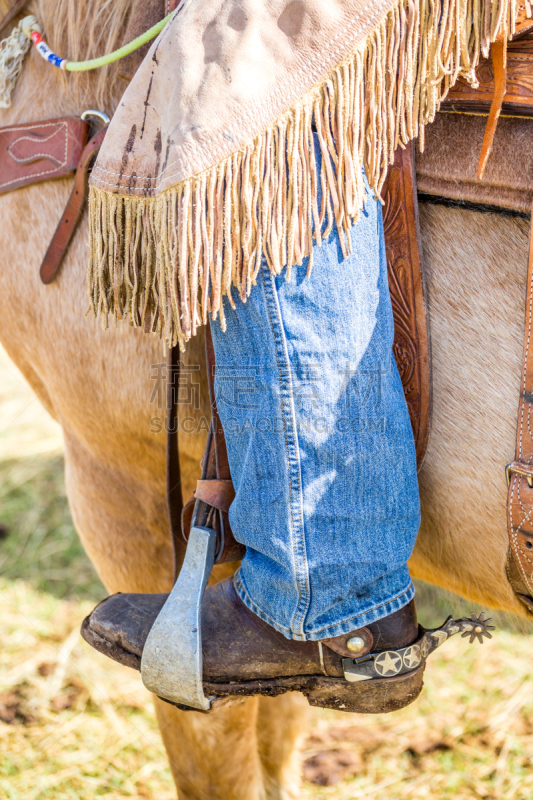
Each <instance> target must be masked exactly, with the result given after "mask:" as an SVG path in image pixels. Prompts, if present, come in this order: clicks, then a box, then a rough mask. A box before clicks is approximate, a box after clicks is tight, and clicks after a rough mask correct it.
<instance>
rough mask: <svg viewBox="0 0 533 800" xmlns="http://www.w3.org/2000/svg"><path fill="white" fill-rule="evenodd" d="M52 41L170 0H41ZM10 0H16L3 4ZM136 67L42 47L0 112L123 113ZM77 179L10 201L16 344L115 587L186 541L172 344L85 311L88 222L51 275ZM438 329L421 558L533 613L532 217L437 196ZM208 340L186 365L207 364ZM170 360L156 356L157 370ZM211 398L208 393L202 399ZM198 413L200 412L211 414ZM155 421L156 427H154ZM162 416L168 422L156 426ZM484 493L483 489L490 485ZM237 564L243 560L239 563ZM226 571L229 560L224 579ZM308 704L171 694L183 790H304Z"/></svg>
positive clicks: (439, 579)
mask: <svg viewBox="0 0 533 800" xmlns="http://www.w3.org/2000/svg"><path fill="white" fill-rule="evenodd" d="M30 10H31V11H32V12H33V13H35V14H36V15H37V16H38V18H39V20H40V21H41V23H42V24H43V26H44V29H45V31H46V34H47V39H48V41H49V43H50V45H51V47H52V48H53V49H54V50H55V51H56V52H59V53H62V54H66V55H68V56H69V58H72V59H79V58H88V57H93V56H95V55H97V54H101V53H102V52H110V51H111V50H113V49H115V48H116V47H117V46H119V45H120V44H122V43H123V42H124V41H126V40H129V39H131V38H133V35H135V34H137V32H139V31H140V30H143V29H146V28H147V27H149V24H151V23H152V22H155V21H156V20H157V19H160V18H161V17H162V16H163V14H164V2H163V0H154V2H153V3H152V4H151V6H150V8H149V9H147V4H146V3H145V0H76V1H75V2H74V0H36V2H35V3H33V4H30ZM4 11H6V3H5V0H0V12H4ZM133 67H134V64H129V65H128V64H125V65H121V66H119V67H116V68H114V69H112V70H110V71H109V72H108V73H106V74H101V75H95V74H90V75H89V76H84V77H82V78H79V79H70V78H69V85H67V86H66V85H65V83H64V76H63V75H62V74H61V73H59V71H54V70H51V69H49V68H47V67H45V66H44V65H43V63H42V61H41V60H40V58H39V57H38V56H37V55H36V54H35V53H32V55H31V57H30V58H29V59H28V61H27V62H26V64H25V66H24V68H23V71H22V76H21V80H20V83H19V86H18V87H17V90H16V93H15V95H14V100H13V106H12V108H11V109H10V110H9V111H3V112H1V115H0V125H2V126H4V125H8V124H12V123H17V122H22V121H28V120H39V119H43V120H44V119H49V118H51V117H56V116H59V115H65V114H71V115H76V114H79V113H81V112H82V111H84V110H85V109H86V108H87V107H91V108H94V107H99V108H101V109H102V110H103V111H106V112H107V113H108V114H111V113H112V112H113V110H114V108H115V106H116V103H117V100H118V98H119V97H120V95H121V93H122V91H123V89H124V87H125V85H126V80H127V79H128V76H129V75H130V74H131V71H132V69H133ZM70 186H71V182H70V181H69V180H63V181H59V182H55V183H44V184H41V185H39V186H32V187H28V188H24V189H20V190H18V191H16V192H13V193H11V194H7V195H4V196H3V197H2V198H1V199H0V205H1V215H2V217H1V219H2V227H1V232H0V241H1V245H2V247H1V258H2V264H1V268H0V319H1V320H2V325H1V329H0V331H1V337H2V342H3V344H4V346H5V348H6V350H7V351H8V353H9V354H10V356H11V358H12V359H13V360H14V361H15V363H16V364H17V365H18V367H19V368H20V369H21V371H22V372H23V374H24V375H25V377H26V378H27V380H28V382H29V383H30V385H31V386H32V388H33V390H34V391H35V392H36V394H37V395H38V396H39V398H40V399H41V401H42V403H43V404H44V406H45V407H46V408H47V410H48V411H49V412H50V414H52V416H53V417H54V418H55V419H56V420H58V422H59V423H60V424H61V425H62V427H63V430H64V437H65V458H66V478H67V489H68V495H69V501H70V506H71V509H72V514H73V518H74V522H75V525H76V528H77V530H78V532H79V534H80V536H81V538H82V541H83V544H84V546H85V548H86V550H87V553H88V554H89V556H90V558H91V560H92V562H93V564H94V565H95V567H96V569H97V571H98V573H99V575H100V576H101V578H102V580H103V582H104V583H105V585H106V587H107V589H108V591H109V592H110V593H113V592H119V591H125V592H162V591H168V590H169V588H170V586H171V581H172V570H173V556H172V548H171V542H170V535H169V530H168V523H167V516H166V507H165V501H164V493H165V436H164V433H163V432H161V430H160V426H159V425H157V424H156V425H155V426H154V424H153V422H152V421H151V420H152V418H153V417H154V416H158V413H159V414H161V412H158V410H157V408H156V406H155V405H154V404H150V398H151V395H152V391H153V388H154V382H153V380H152V378H153V377H154V369H153V367H152V365H157V364H161V363H162V362H163V361H164V356H163V353H162V348H161V345H160V343H159V342H158V341H156V340H155V339H154V338H151V337H149V336H146V335H145V334H143V333H142V332H140V331H138V330H133V329H131V328H130V327H128V326H127V325H121V326H119V327H118V329H116V330H111V331H107V332H104V331H103V330H102V329H101V327H100V323H97V322H95V321H94V320H93V319H91V318H89V317H86V316H85V312H86V309H87V296H86V288H85V287H86V281H85V269H86V262H87V225H86V221H84V223H83V224H82V225H81V226H80V228H79V230H78V232H77V234H76V237H75V239H74V241H73V243H72V245H71V247H70V250H69V253H68V255H67V258H66V260H65V263H64V264H63V267H62V271H61V274H60V276H59V278H58V279H57V281H56V282H55V283H53V284H52V285H50V286H48V287H45V286H43V285H42V284H41V283H40V281H39V278H38V270H39V264H40V261H41V258H42V256H43V254H44V252H45V250H46V247H47V244H48V242H49V240H50V237H51V234H52V232H53V229H54V227H55V225H56V223H57V221H58V220H59V218H60V216H61V213H62V211H63V208H64V206H65V203H66V200H67V198H68V194H69V192H70ZM421 225H422V234H423V240H424V250H425V256H426V264H427V270H428V288H429V302H430V319H431V330H432V340H433V373H434V374H433V398H434V400H433V431H432V435H431V438H430V442H429V447H428V452H427V457H426V460H425V463H424V466H423V469H422V471H421V474H420V481H421V491H422V498H423V525H422V530H421V533H420V536H419V540H418V544H417V549H416V552H415V555H414V556H413V560H412V570H413V573H414V574H415V575H418V576H420V577H422V578H424V579H426V580H429V581H431V582H433V583H436V584H438V585H440V586H444V587H446V588H448V589H451V590H453V591H455V592H459V593H460V594H463V595H464V596H466V597H469V598H471V599H473V600H476V601H479V602H484V603H488V604H489V605H491V606H494V607H498V608H503V609H507V610H511V611H516V612H519V613H523V608H522V606H521V605H520V604H519V602H518V601H517V600H516V598H515V596H514V595H513V592H512V590H511V587H510V585H509V583H508V582H507V579H506V576H505V562H506V554H507V546H508V545H507V533H506V524H505V501H506V487H505V480H504V476H503V465H505V464H506V463H507V462H508V461H510V460H511V459H512V454H513V452H514V438H515V427H516V408H517V401H518V392H519V380H520V367H521V351H522V338H523V324H524V312H523V302H524V292H525V281H526V265H527V239H528V236H527V233H528V230H527V228H528V226H527V223H526V222H525V221H524V220H522V219H516V218H509V217H504V216H498V215H497V214H478V213H475V212H472V211H464V210H458V209H452V208H443V207H440V206H434V205H424V206H422V208H421ZM202 353H203V347H202V343H201V341H200V340H199V339H198V340H196V341H194V340H193V342H192V343H191V346H190V347H189V350H188V352H187V353H186V355H185V363H186V364H190V365H197V364H201V363H202V360H203V356H202ZM156 372H157V370H156ZM192 381H193V382H194V383H199V384H200V385H199V388H198V391H195V392H193V393H192V394H193V397H192V398H191V400H192V402H191V406H190V407H188V406H181V407H180V408H181V409H182V410H180V415H181V416H182V417H184V418H185V417H189V418H190V417H192V418H193V419H194V420H196V421H197V422H191V421H190V420H189V422H188V425H187V426H185V428H186V430H187V431H192V432H190V433H187V432H183V430H182V431H180V443H181V456H180V457H181V469H182V476H183V482H184V487H183V488H184V495H185V497H187V496H189V495H190V493H191V491H192V488H193V486H194V485H195V482H196V479H197V477H198V462H199V459H200V456H201V453H202V450H203V445H204V437H203V435H198V434H197V433H196V430H197V429H199V428H201V427H202V426H201V425H200V424H199V421H200V420H201V418H202V417H203V416H206V415H207V413H208V412H207V406H208V392H207V388H206V386H205V385H204V384H203V383H202V381H201V380H200V379H198V378H196V373H192ZM198 396H199V398H200V408H195V407H194V406H195V403H194V400H195V399H196V398H197V397H198ZM197 423H198V424H197ZM154 431H155V432H154ZM157 431H159V432H157ZM481 490H482V491H481ZM226 570H227V568H226ZM220 576H221V570H219V572H218V577H220ZM304 705H305V704H304V703H303V702H302V701H301V699H300V697H299V696H297V695H287V696H284V697H280V698H277V699H267V698H261V699H259V698H251V699H247V700H244V701H243V702H242V703H238V704H236V705H233V706H230V707H229V708H225V709H222V710H220V711H218V712H217V713H216V714H213V715H211V716H209V717H207V716H203V715H201V714H197V713H195V712H187V713H184V712H180V711H178V710H176V709H175V708H173V707H171V706H169V705H166V704H163V703H161V702H159V701H156V708H157V716H158V720H159V724H160V727H161V732H162V736H163V739H164V742H165V746H166V748H167V751H168V755H169V759H170V764H171V767H172V771H173V774H174V778H175V781H176V784H177V787H178V790H179V795H180V798H182V800H185V798H189V799H190V800H193V798H194V799H195V800H200V798H205V797H209V798H210V800H217V799H218V800H263V799H264V798H269V799H270V800H274V799H275V798H279V799H280V800H281V798H285V799H288V798H291V797H292V798H296V797H297V796H298V794H299V792H298V773H299V766H298V758H297V751H296V748H295V743H296V740H297V737H298V734H299V732H300V731H301V729H302V723H303V714H304Z"/></svg>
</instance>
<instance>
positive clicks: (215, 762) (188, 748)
mask: <svg viewBox="0 0 533 800" xmlns="http://www.w3.org/2000/svg"><path fill="white" fill-rule="evenodd" d="M65 438H66V465H67V469H66V476H67V490H68V495H69V502H70V504H71V509H72V513H73V517H74V521H75V525H76V528H77V530H78V532H79V534H80V537H81V539H82V542H83V545H84V547H85V549H86V551H87V553H88V554H89V557H90V558H91V560H92V562H93V564H94V566H95V568H96V570H97V571H98V574H99V575H100V577H101V579H102V581H103V582H104V584H105V585H106V588H107V589H108V590H109V591H110V592H111V593H114V592H117V591H122V592H131V591H133V592H165V591H169V589H170V588H171V585H172V571H173V554H172V547H171V544H170V534H169V531H168V523H167V516H166V506H165V503H164V502H162V501H161V497H163V496H164V485H162V486H159V485H158V484H157V482H156V479H155V477H154V479H153V484H152V485H151V486H150V485H149V484H147V481H146V475H147V474H148V473H149V474H151V475H153V476H156V475H164V470H162V469H158V468H157V465H156V464H154V465H152V466H153V468H152V469H148V470H147V469H143V470H139V478H138V480H137V481H136V480H135V477H134V475H132V474H126V473H124V472H123V471H122V469H121V468H116V467H115V468H113V467H109V466H107V464H106V463H102V461H100V460H99V459H98V458H96V457H94V456H92V455H91V453H90V452H89V451H88V450H87V449H86V448H85V447H84V446H83V445H81V444H80V443H79V442H78V441H77V440H76V439H75V438H74V437H73V436H71V435H70V434H66V437H65ZM107 463H109V462H107ZM145 466H146V465H145ZM232 568H234V567H232V566H231V565H222V566H221V567H220V568H217V567H215V571H214V572H215V574H214V575H213V578H214V579H215V580H217V579H220V578H222V577H225V575H226V574H227V573H228V570H229V569H232ZM155 708H156V714H157V720H158V723H159V727H160V730H161V735H162V738H163V742H164V744H165V748H166V751H167V755H168V759H169V762H170V768H171V770H172V774H173V777H174V780H175V782H176V786H177V789H178V792H179V798H180V800H205V799H206V798H209V800H289V799H290V800H292V798H295V797H297V796H298V794H297V789H296V786H297V783H298V775H299V763H298V759H297V755H296V754H295V740H296V737H297V734H298V733H299V730H300V727H301V723H299V720H301V713H300V712H299V710H298V700H296V702H295V698H294V697H292V696H289V697H284V698H277V699H276V700H270V701H267V700H264V699H262V700H261V701H259V699H258V698H250V699H246V700H243V701H241V702H238V703H236V704H234V705H231V706H228V707H227V708H222V709H219V710H218V711H216V712H215V713H213V714H211V715H205V714H200V713H196V712H192V711H190V712H183V711H179V710H178V709H176V708H175V707H174V706H171V705H169V704H168V703H164V702H163V701H160V700H158V699H157V698H155Z"/></svg>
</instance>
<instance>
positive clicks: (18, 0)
mask: <svg viewBox="0 0 533 800" xmlns="http://www.w3.org/2000/svg"><path fill="white" fill-rule="evenodd" d="M27 2H28V0H15V2H14V3H13V5H12V6H11V8H10V9H9V11H8V12H7V14H5V15H4V16H3V17H2V19H1V20H0V35H1V34H2V33H3V32H4V30H5V29H6V28H7V26H8V25H9V23H10V22H12V21H13V20H14V19H15V17H16V16H17V14H20V12H21V11H22V10H23V8H24V6H25V5H26V3H27Z"/></svg>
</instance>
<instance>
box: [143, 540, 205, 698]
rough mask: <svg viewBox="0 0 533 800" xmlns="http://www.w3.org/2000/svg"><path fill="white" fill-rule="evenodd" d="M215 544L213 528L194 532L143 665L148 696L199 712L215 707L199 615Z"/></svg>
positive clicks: (152, 634) (146, 651) (158, 620)
mask: <svg viewBox="0 0 533 800" xmlns="http://www.w3.org/2000/svg"><path fill="white" fill-rule="evenodd" d="M216 544H217V535H216V533H215V531H214V530H212V529H211V528H204V527H193V528H191V533H190V536H189V541H188V544H187V551H186V553H185V560H184V562H183V567H182V568H181V571H180V574H179V577H178V580H177V581H176V583H175V584H174V588H173V589H172V592H171V593H170V594H169V596H168V599H167V601H166V603H165V605H164V606H163V608H162V609H161V611H160V612H159V616H158V617H157V619H156V621H155V622H154V625H153V627H152V630H151V631H150V633H149V634H148V638H147V640H146V644H145V646H144V650H143V655H142V660H141V675H142V680H143V683H144V685H145V686H146V688H147V689H148V690H149V691H151V692H154V694H156V695H158V696H159V697H162V698H164V699H165V700H170V701H171V702H172V703H178V704H180V705H184V706H189V707H190V708H197V709H199V710H200V711H209V710H210V708H211V699H210V698H209V697H206V696H205V694H204V690H203V670H202V633H201V612H202V599H203V596H204V591H205V587H206V585H207V581H208V580H209V576H210V574H211V570H212V569H213V565H214V563H215V552H216Z"/></svg>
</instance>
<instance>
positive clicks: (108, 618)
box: [81, 594, 168, 670]
mask: <svg viewBox="0 0 533 800" xmlns="http://www.w3.org/2000/svg"><path fill="white" fill-rule="evenodd" d="M167 597H168V595H167V594H114V595H112V596H111V597H108V598H106V599H105V600H103V601H102V602H101V603H100V604H99V605H98V606H96V608H95V609H94V610H93V611H92V612H91V613H90V614H89V616H88V617H86V618H85V619H84V620H83V624H82V627H81V635H82V636H83V638H84V639H85V641H86V642H87V643H88V644H90V645H91V647H94V648H95V650H98V651H99V652H100V653H103V654H104V655H106V656H109V658H112V659H113V660H114V661H118V663H119V664H124V665H125V666H127V667H132V668H133V669H137V670H140V668H141V656H142V651H143V648H144V644H145V642H146V639H147V637H148V634H149V633H150V630H151V628H152V625H153V624H154V622H155V621H156V618H157V615H158V614H159V612H160V611H161V609H162V608H163V605H164V604H165V601H166V599H167Z"/></svg>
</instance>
